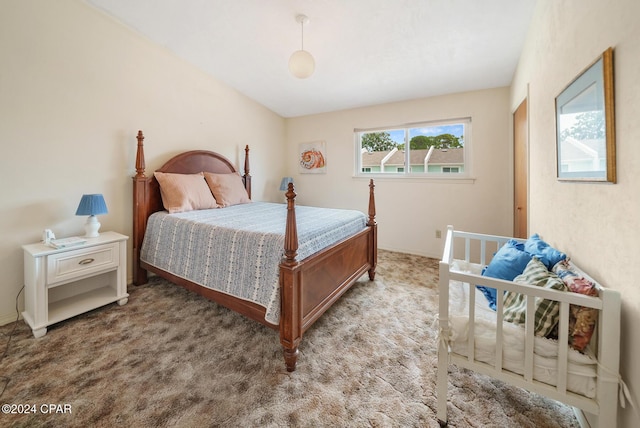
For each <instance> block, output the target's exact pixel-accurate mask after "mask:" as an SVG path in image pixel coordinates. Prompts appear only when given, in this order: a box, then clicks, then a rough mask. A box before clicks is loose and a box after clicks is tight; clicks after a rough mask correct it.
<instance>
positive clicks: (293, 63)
mask: <svg viewBox="0 0 640 428" xmlns="http://www.w3.org/2000/svg"><path fill="white" fill-rule="evenodd" d="M296 21H297V22H299V23H300V27H301V30H302V43H301V48H300V50H299V51H295V52H294V53H293V54H292V55H291V58H289V71H290V72H291V74H293V75H294V76H295V77H297V78H299V79H306V78H307V77H309V76H311V75H312V74H313V70H314V69H315V67H316V62H315V61H314V59H313V56H311V54H310V53H309V52H307V51H305V50H304V24H306V23H308V22H309V18H308V17H307V16H306V15H298V16H296Z"/></svg>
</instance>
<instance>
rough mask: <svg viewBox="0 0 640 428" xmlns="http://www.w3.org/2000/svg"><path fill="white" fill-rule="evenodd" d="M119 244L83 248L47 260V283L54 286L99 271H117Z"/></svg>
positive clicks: (54, 255) (55, 255)
mask: <svg viewBox="0 0 640 428" xmlns="http://www.w3.org/2000/svg"><path fill="white" fill-rule="evenodd" d="M118 248H119V247H118V243H117V242H114V243H111V244H105V245H99V246H96V247H83V248H79V249H77V250H72V251H67V252H64V253H60V254H52V255H50V256H49V257H48V258H47V283H48V284H49V285H54V284H56V283H59V282H62V281H69V280H72V279H76V278H80V277H83V276H86V275H91V274H93V273H96V272H99V271H107V270H109V269H117V268H118V265H119V251H118Z"/></svg>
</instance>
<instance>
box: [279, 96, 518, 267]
mask: <svg viewBox="0 0 640 428" xmlns="http://www.w3.org/2000/svg"><path fill="white" fill-rule="evenodd" d="M460 117H471V118H472V125H471V127H472V135H471V142H472V147H471V150H470V153H469V154H470V155H471V162H472V176H473V177H474V178H475V180H474V181H473V182H469V181H468V180H466V181H462V182H457V181H454V180H450V181H445V180H427V179H422V180H420V179H394V178H377V179H376V208H377V222H378V224H379V246H380V247H381V248H385V249H389V250H396V251H402V252H408V253H413V254H421V255H426V256H432V257H440V256H441V251H442V245H443V242H442V239H436V238H435V231H436V230H441V231H443V232H444V231H445V230H446V227H447V225H448V224H453V225H454V226H455V227H456V228H457V229H461V230H470V231H477V232H484V233H497V234H506V235H511V234H512V229H513V226H512V225H513V221H512V214H511V213H512V210H511V206H512V201H513V185H512V179H511V176H512V167H511V164H512V161H511V159H512V152H513V151H512V148H511V145H510V144H511V143H510V136H509V123H510V113H509V90H508V88H498V89H491V90H484V91H476V92H468V93H461V94H451V95H446V96H439V97H432V98H425V99H418V100H414V101H406V102H398V103H392V104H384V105H378V106H373V107H365V108H358V109H353V110H346V111H337V112H333V113H326V114H318V115H312V116H305V117H298V118H292V119H287V143H288V151H287V153H288V154H289V157H288V158H287V169H288V170H289V171H291V172H292V174H293V177H294V181H295V183H296V191H297V192H298V195H299V200H300V202H301V203H304V204H307V205H318V206H334V207H339V208H352V209H360V210H363V211H366V209H367V196H368V179H364V178H354V177H353V175H354V167H355V165H354V157H355V148H354V128H372V127H378V126H392V125H401V124H405V123H413V122H420V121H428V120H438V119H450V118H460ZM317 140H324V141H326V150H327V173H326V174H299V173H298V167H297V163H296V162H297V161H296V154H297V153H298V145H299V143H304V142H310V141H317ZM443 236H444V233H443Z"/></svg>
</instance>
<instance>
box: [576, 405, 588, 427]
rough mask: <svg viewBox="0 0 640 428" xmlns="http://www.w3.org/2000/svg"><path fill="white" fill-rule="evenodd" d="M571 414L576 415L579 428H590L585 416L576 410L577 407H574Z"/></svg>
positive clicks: (580, 410) (579, 410)
mask: <svg viewBox="0 0 640 428" xmlns="http://www.w3.org/2000/svg"><path fill="white" fill-rule="evenodd" d="M573 414H574V415H576V419H577V420H578V423H579V424H580V428H591V424H590V423H589V421H588V420H587V416H586V415H585V414H584V412H583V411H582V409H578V408H577V407H574V408H573Z"/></svg>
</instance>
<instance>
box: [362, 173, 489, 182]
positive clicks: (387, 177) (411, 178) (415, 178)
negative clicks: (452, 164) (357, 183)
mask: <svg viewBox="0 0 640 428" xmlns="http://www.w3.org/2000/svg"><path fill="white" fill-rule="evenodd" d="M352 178H354V179H361V180H369V179H371V178H373V179H374V180H375V181H377V182H380V181H382V182H385V181H388V182H392V181H398V180H399V181H403V182H414V183H437V184H474V183H475V181H476V179H475V177H443V176H440V175H438V176H435V175H431V176H428V177H425V176H419V175H400V174H397V175H392V174H359V175H354V176H352Z"/></svg>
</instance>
